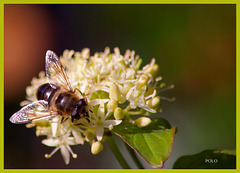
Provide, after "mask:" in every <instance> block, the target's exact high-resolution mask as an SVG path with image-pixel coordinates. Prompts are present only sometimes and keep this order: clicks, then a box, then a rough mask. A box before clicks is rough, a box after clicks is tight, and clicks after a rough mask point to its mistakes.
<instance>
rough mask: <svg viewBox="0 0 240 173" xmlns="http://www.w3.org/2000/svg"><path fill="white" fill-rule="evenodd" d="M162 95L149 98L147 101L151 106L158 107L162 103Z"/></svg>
mask: <svg viewBox="0 0 240 173" xmlns="http://www.w3.org/2000/svg"><path fill="white" fill-rule="evenodd" d="M160 100H161V99H160V96H156V97H153V98H152V99H150V100H148V101H147V102H146V103H147V105H148V106H149V107H151V108H156V107H158V105H159V104H160Z"/></svg>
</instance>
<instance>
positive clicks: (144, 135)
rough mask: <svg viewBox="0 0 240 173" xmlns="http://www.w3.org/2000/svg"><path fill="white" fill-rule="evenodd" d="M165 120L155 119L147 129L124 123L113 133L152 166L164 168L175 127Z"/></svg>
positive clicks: (114, 129)
mask: <svg viewBox="0 0 240 173" xmlns="http://www.w3.org/2000/svg"><path fill="white" fill-rule="evenodd" d="M170 128H171V126H170V124H169V123H168V121H166V120H165V119H162V118H159V119H153V120H152V123H151V124H149V125H148V126H146V127H143V128H138V127H137V126H136V125H135V124H132V123H128V122H124V123H121V124H120V125H118V126H114V128H113V130H112V132H113V133H115V134H117V135H118V136H120V137H121V138H122V139H123V140H124V141H125V142H126V143H127V144H128V145H129V146H130V147H132V148H133V149H134V150H135V151H136V152H137V153H138V154H139V155H140V156H141V157H142V158H143V159H144V160H145V161H146V162H147V163H148V164H149V165H150V166H152V167H154V168H161V167H163V163H164V161H166V160H167V159H168V157H169V154H170V152H171V149H172V144H173V136H174V134H175V129H176V128H175V127H174V128H172V129H170Z"/></svg>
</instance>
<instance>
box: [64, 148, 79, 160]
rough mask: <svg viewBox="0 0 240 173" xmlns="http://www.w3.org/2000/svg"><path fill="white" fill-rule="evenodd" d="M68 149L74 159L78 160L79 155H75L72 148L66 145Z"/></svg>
mask: <svg viewBox="0 0 240 173" xmlns="http://www.w3.org/2000/svg"><path fill="white" fill-rule="evenodd" d="M66 147H67V149H68V151H69V152H70V153H71V154H72V157H73V158H74V159H76V158H77V154H75V153H74V152H73V151H72V149H71V147H70V146H69V145H66Z"/></svg>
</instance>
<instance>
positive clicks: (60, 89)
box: [10, 50, 89, 124]
mask: <svg viewBox="0 0 240 173" xmlns="http://www.w3.org/2000/svg"><path fill="white" fill-rule="evenodd" d="M45 59H46V64H45V71H46V76H47V78H48V80H49V83H45V84H43V85H41V86H40V87H39V88H38V90H37V92H36V97H37V101H35V102H32V103H30V104H28V105H26V106H25V107H23V108H22V109H20V110H19V111H18V112H16V113H15V114H13V115H12V116H11V118H10V121H11V122H12V123H15V124H23V123H29V122H32V121H37V120H41V119H45V118H51V117H53V116H57V115H60V116H62V121H63V119H64V118H65V117H66V118H71V120H72V123H73V121H74V120H78V119H80V118H81V117H85V118H86V119H87V120H88V121H89V119H88V118H89V114H88V111H87V105H88V101H87V98H86V97H83V98H79V96H78V95H77V94H76V93H75V91H76V90H78V89H74V90H73V89H72V86H71V84H70V82H69V79H68V77H67V74H66V73H65V70H64V68H63V65H62V64H61V62H60V60H59V58H58V57H57V55H56V54H55V53H54V52H53V51H50V50H48V51H47V53H46V58H45ZM78 91H79V92H80V93H81V91H80V90H78ZM81 95H82V93H81Z"/></svg>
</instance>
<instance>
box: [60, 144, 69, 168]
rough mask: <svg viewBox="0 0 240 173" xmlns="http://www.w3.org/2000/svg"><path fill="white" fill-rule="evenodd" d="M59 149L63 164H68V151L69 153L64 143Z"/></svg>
mask: <svg viewBox="0 0 240 173" xmlns="http://www.w3.org/2000/svg"><path fill="white" fill-rule="evenodd" d="M60 151H61V154H62V157H63V160H64V162H65V164H66V165H68V164H69V162H70V153H69V151H68V149H67V147H66V146H65V145H62V146H61V148H60Z"/></svg>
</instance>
